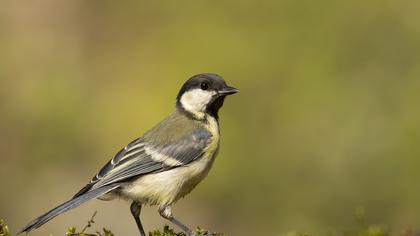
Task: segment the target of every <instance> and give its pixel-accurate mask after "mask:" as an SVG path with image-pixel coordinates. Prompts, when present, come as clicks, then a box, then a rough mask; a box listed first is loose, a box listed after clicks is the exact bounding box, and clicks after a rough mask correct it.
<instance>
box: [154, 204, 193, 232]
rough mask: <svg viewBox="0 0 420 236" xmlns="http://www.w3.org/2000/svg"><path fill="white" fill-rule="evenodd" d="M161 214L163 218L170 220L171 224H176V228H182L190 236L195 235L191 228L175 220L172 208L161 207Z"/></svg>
mask: <svg viewBox="0 0 420 236" xmlns="http://www.w3.org/2000/svg"><path fill="white" fill-rule="evenodd" d="M159 214H160V215H161V216H162V217H163V218H165V219H167V220H169V221H170V222H172V223H173V224H175V225H176V226H178V227H179V228H181V230H182V231H184V232H185V233H187V234H188V235H195V234H194V232H193V231H192V230H191V229H190V228H188V227H187V226H186V225H184V224H183V223H181V222H180V221H179V220H177V219H175V218H174V216H173V215H172V209H171V206H161V207H159Z"/></svg>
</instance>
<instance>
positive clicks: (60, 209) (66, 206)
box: [17, 184, 119, 234]
mask: <svg viewBox="0 0 420 236" xmlns="http://www.w3.org/2000/svg"><path fill="white" fill-rule="evenodd" d="M118 187H119V184H112V185H107V186H104V187H101V188H98V189H94V190H91V191H88V192H86V193H84V194H82V195H79V196H77V197H75V198H73V199H70V200H69V201H67V202H65V203H63V204H61V205H59V206H57V207H56V208H54V209H52V210H50V211H48V212H46V213H44V214H43V215H41V216H39V217H38V218H36V219H35V220H33V221H31V222H30V223H29V224H28V225H26V226H25V227H23V228H22V229H21V230H20V231H19V232H18V233H17V234H21V233H23V232H26V233H29V232H30V231H32V230H34V229H37V228H39V227H40V226H42V225H43V224H45V223H47V222H48V221H49V220H51V219H52V218H54V217H56V216H58V215H60V214H61V213H64V212H66V211H68V210H70V209H73V208H75V207H77V206H79V205H81V204H82V203H84V202H86V201H88V200H90V199H93V198H96V197H99V196H101V195H104V194H106V193H108V192H110V191H112V190H114V189H116V188H118Z"/></svg>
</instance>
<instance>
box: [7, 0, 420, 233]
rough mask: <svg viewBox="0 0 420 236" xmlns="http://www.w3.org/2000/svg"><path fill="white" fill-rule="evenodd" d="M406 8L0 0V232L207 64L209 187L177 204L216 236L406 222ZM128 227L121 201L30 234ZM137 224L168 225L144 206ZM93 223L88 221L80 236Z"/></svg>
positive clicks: (414, 44)
mask: <svg viewBox="0 0 420 236" xmlns="http://www.w3.org/2000/svg"><path fill="white" fill-rule="evenodd" d="M419 12H420V2H419V1H414V0H413V1H409V0H406V1H405V0H404V1H401V0H381V1H379V0H372V1H362V0H355V1H335V0H319V1H310V0H301V1H293V0H261V1H251V0H240V1H239V0H236V1H202V0H201V1H184V0H178V1H123V2H121V1H111V0H104V1H97V0H91V1H84V0H72V1H54V0H42V1H8V0H5V1H1V2H0V158H1V159H0V160H1V162H0V178H1V190H0V191H1V193H0V218H4V219H5V220H6V221H7V222H8V223H9V225H10V227H11V229H12V230H13V231H14V232H16V230H17V229H18V228H20V227H21V226H22V225H24V224H26V223H27V222H28V221H29V220H32V219H33V218H34V217H36V216H37V215H39V214H40V213H43V212H44V211H46V210H48V209H50V208H51V207H54V206H56V205H57V204H59V203H61V202H62V201H64V200H66V199H68V198H69V197H71V196H72V194H74V193H75V192H76V191H77V190H79V188H81V187H82V186H83V185H84V184H85V183H86V182H87V181H88V180H89V179H90V178H91V177H92V176H93V175H94V174H95V172H96V171H97V170H98V169H99V168H100V167H101V166H102V165H103V164H105V162H107V161H108V160H109V159H110V158H111V157H112V156H113V154H114V153H116V152H117V151H118V150H119V149H120V148H122V147H123V146H124V145H125V144H126V143H128V142H129V141H131V140H132V139H134V138H136V137H138V136H140V135H141V134H142V133H143V132H144V131H146V130H147V129H148V128H150V127H151V126H152V125H154V124H155V123H156V122H158V121H160V120H161V119H162V118H163V117H165V116H166V115H167V114H169V113H170V112H171V111H172V109H173V107H174V102H175V96H176V93H177V92H178V89H179V87H180V86H181V84H182V83H183V82H184V80H186V79H187V78H188V77H190V76H192V75H194V74H197V73H200V72H215V73H218V74H220V75H222V76H223V77H225V79H226V80H227V81H228V83H229V84H231V85H233V86H235V87H238V88H239V89H240V90H241V92H240V93H239V94H237V95H235V96H232V97H229V98H228V99H227V101H226V103H225V106H224V108H223V109H222V111H221V129H222V147H221V152H220V155H219V157H218V159H217V161H216V163H215V165H214V168H213V170H212V171H211V173H210V175H209V176H208V178H207V179H206V180H205V181H204V182H203V183H201V184H200V185H199V186H198V188H197V189H196V190H195V191H193V192H192V193H191V194H190V195H189V196H187V198H186V199H183V200H181V201H180V202H179V203H178V204H177V205H176V207H175V209H174V212H175V215H176V216H178V217H179V218H180V219H182V220H183V221H184V222H186V223H187V224H188V225H191V226H196V225H200V226H201V227H204V228H209V229H212V230H215V231H222V232H225V233H227V234H228V235H280V234H281V233H285V232H289V231H295V230H297V231H305V232H311V233H313V234H318V235H325V234H330V233H331V232H336V231H341V230H344V231H345V230H348V229H351V228H352V227H354V225H355V224H356V223H355V221H356V220H355V217H354V214H355V211H356V213H357V214H360V213H361V212H362V213H363V212H366V221H367V222H369V223H373V224H379V223H380V224H385V225H387V227H389V228H390V229H391V230H393V231H396V232H399V231H400V230H404V229H408V228H413V229H419V228H420V224H419V222H420V215H419V212H420V185H419V179H420V106H419V105H420V104H419V102H420V92H419V91H420V14H419ZM95 210H99V213H98V215H97V217H96V222H97V223H96V225H95V226H96V228H97V229H100V227H101V226H105V227H108V228H111V229H112V230H113V231H114V233H115V234H116V235H136V234H137V229H136V226H135V224H134V222H133V220H132V218H131V215H130V212H129V204H127V203H126V202H123V201H113V202H101V201H91V202H89V203H88V204H86V205H84V206H82V207H80V208H77V209H75V210H72V211H70V212H68V213H67V214H65V215H62V216H60V217H58V218H56V219H55V220H54V221H51V222H50V223H48V224H47V225H45V226H44V227H43V228H41V229H40V230H38V231H36V232H34V233H33V234H31V235H34V236H37V235H49V234H50V233H53V234H54V235H61V234H63V233H64V231H65V229H66V228H67V227H68V226H72V225H75V226H78V227H83V226H84V225H85V222H86V221H87V220H88V219H89V217H90V216H91V215H92V213H93V212H94V211H95ZM142 219H143V221H144V224H145V226H146V228H147V229H149V230H150V229H152V228H160V227H162V225H164V224H165V223H166V222H165V221H164V220H162V219H160V217H159V216H158V213H157V211H156V208H150V207H147V208H146V209H145V210H144V211H143V214H142ZM95 226H94V227H95Z"/></svg>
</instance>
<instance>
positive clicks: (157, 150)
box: [19, 73, 238, 236]
mask: <svg viewBox="0 0 420 236" xmlns="http://www.w3.org/2000/svg"><path fill="white" fill-rule="evenodd" d="M237 92H238V89H236V88H233V87H230V86H228V85H227V84H226V82H225V81H224V80H223V78H222V77H220V76H218V75H216V74H210V73H204V74H198V75H195V76H193V77H191V78H190V79H188V80H187V81H186V82H185V83H184V85H183V86H182V88H181V90H180V91H179V93H178V96H177V97H176V108H175V111H174V112H173V113H172V114H171V115H169V116H168V117H167V118H166V119H164V120H163V121H161V122H160V123H159V124H157V125H156V126H155V127H153V128H152V129H150V130H149V131H147V132H146V133H145V134H144V135H143V136H142V137H140V138H138V139H135V140H134V141H132V142H131V143H129V144H128V145H127V146H126V147H124V148H123V149H121V150H120V151H119V152H118V153H117V154H116V155H115V156H114V157H113V158H112V159H111V160H110V161H109V162H108V163H107V164H106V165H105V166H104V167H102V169H101V170H100V171H99V173H98V174H96V175H95V176H94V177H93V178H92V180H91V181H90V182H89V183H88V184H87V185H86V186H85V187H83V188H82V189H81V190H80V191H79V192H78V193H76V195H74V196H73V198H71V199H70V200H69V201H67V202H65V203H63V204H61V205H59V206H57V207H56V208H54V209H52V210H50V211H48V212H47V213H45V214H43V215H41V216H39V217H38V218H36V219H35V220H33V221H32V222H30V223H29V224H28V225H26V226H25V227H24V228H23V229H21V230H20V232H19V234H20V233H22V232H26V233H28V232H30V231H31V230H34V229H37V228H38V227H40V226H42V225H43V224H45V223H46V222H48V221H49V220H51V219H52V218H54V217H56V216H57V215H59V214H61V213H63V212H66V211H68V210H70V209H72V208H75V207H77V206H79V205H80V204H82V203H84V202H86V201H88V200H90V199H93V198H98V199H101V200H111V199H114V198H123V199H126V200H128V201H131V202H132V203H131V206H130V210H131V214H132V215H133V217H134V219H135V221H136V223H137V227H138V229H139V231H140V235H141V236H145V235H146V234H145V231H144V229H143V226H142V224H141V221H140V210H141V206H142V205H143V204H148V205H157V206H158V211H159V213H160V215H161V216H162V217H163V218H165V219H167V220H169V221H171V222H172V223H173V224H175V225H177V226H178V227H180V228H181V229H182V230H183V231H184V232H186V233H187V234H190V235H193V232H192V231H191V230H190V229H189V228H188V227H187V226H185V225H184V224H183V223H181V222H180V221H178V220H177V219H175V218H174V216H173V214H172V210H171V206H172V205H173V204H174V203H175V202H176V201H177V200H179V199H180V198H182V197H184V196H185V195H186V194H188V193H189V192H191V190H193V189H194V187H195V186H197V184H198V183H199V182H200V181H202V180H203V178H204V177H205V176H206V175H207V174H208V172H209V170H210V168H211V167H212V165H213V162H214V160H215V157H216V155H217V153H218V151H219V139H220V131H219V115H218V111H219V109H220V108H221V107H222V105H223V102H224V100H225V97H226V96H227V95H231V94H234V93H237Z"/></svg>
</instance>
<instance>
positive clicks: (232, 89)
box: [217, 85, 239, 96]
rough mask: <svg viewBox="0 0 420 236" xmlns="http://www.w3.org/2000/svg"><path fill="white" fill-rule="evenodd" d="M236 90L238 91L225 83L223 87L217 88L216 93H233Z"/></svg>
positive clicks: (223, 94)
mask: <svg viewBox="0 0 420 236" xmlns="http://www.w3.org/2000/svg"><path fill="white" fill-rule="evenodd" d="M237 92H239V90H238V89H237V88H234V87H230V86H227V85H226V86H225V87H224V88H223V89H221V90H219V91H218V92H217V93H218V94H219V95H222V96H226V95H232V94H235V93H237Z"/></svg>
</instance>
